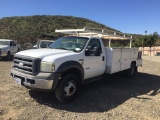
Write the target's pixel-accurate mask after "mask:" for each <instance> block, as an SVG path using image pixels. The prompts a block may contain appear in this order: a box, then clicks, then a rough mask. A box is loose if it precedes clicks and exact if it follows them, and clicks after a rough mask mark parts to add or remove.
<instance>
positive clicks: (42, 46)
mask: <svg viewBox="0 0 160 120" xmlns="http://www.w3.org/2000/svg"><path fill="white" fill-rule="evenodd" d="M52 43H53V42H52V41H41V44H40V47H41V48H47V47H48V46H50V45H51V44H52Z"/></svg>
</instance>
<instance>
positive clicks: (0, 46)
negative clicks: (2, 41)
mask: <svg viewBox="0 0 160 120" xmlns="http://www.w3.org/2000/svg"><path fill="white" fill-rule="evenodd" d="M7 47H8V46H7V45H0V49H1V48H7Z"/></svg>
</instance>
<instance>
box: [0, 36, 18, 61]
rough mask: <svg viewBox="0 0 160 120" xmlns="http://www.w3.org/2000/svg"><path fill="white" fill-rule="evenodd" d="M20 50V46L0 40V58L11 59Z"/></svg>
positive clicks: (12, 41)
mask: <svg viewBox="0 0 160 120" xmlns="http://www.w3.org/2000/svg"><path fill="white" fill-rule="evenodd" d="M19 50H20V45H19V44H17V43H16V42H15V41H14V40H8V39H0V57H5V58H6V59H7V60H10V59H11V55H14V54H15V53H16V52H18V51H19Z"/></svg>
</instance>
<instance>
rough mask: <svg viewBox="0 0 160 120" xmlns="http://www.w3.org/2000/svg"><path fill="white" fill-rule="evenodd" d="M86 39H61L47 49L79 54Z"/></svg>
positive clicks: (71, 37)
mask: <svg viewBox="0 0 160 120" xmlns="http://www.w3.org/2000/svg"><path fill="white" fill-rule="evenodd" d="M87 41H88V38H85V37H73V36H69V37H61V38H59V39H58V40H56V41H55V42H54V43H52V44H51V45H50V46H49V47H50V48H52V49H64V50H71V51H75V52H80V51H82V50H83V49H84V47H85V45H86V43H87Z"/></svg>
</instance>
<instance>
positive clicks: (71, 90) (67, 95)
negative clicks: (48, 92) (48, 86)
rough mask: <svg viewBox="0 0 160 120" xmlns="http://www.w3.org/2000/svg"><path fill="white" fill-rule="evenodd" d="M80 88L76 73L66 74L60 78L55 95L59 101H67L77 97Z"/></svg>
mask: <svg viewBox="0 0 160 120" xmlns="http://www.w3.org/2000/svg"><path fill="white" fill-rule="evenodd" d="M78 90H79V80H78V78H77V77H76V76H75V75H72V74H66V75H64V76H63V77H62V78H61V79H60V81H59V83H58V85H57V87H56V89H55V95H56V98H57V100H58V101H59V102H61V103H67V102H70V101H72V100H73V99H74V98H75V96H76V94H77V92H78Z"/></svg>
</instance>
